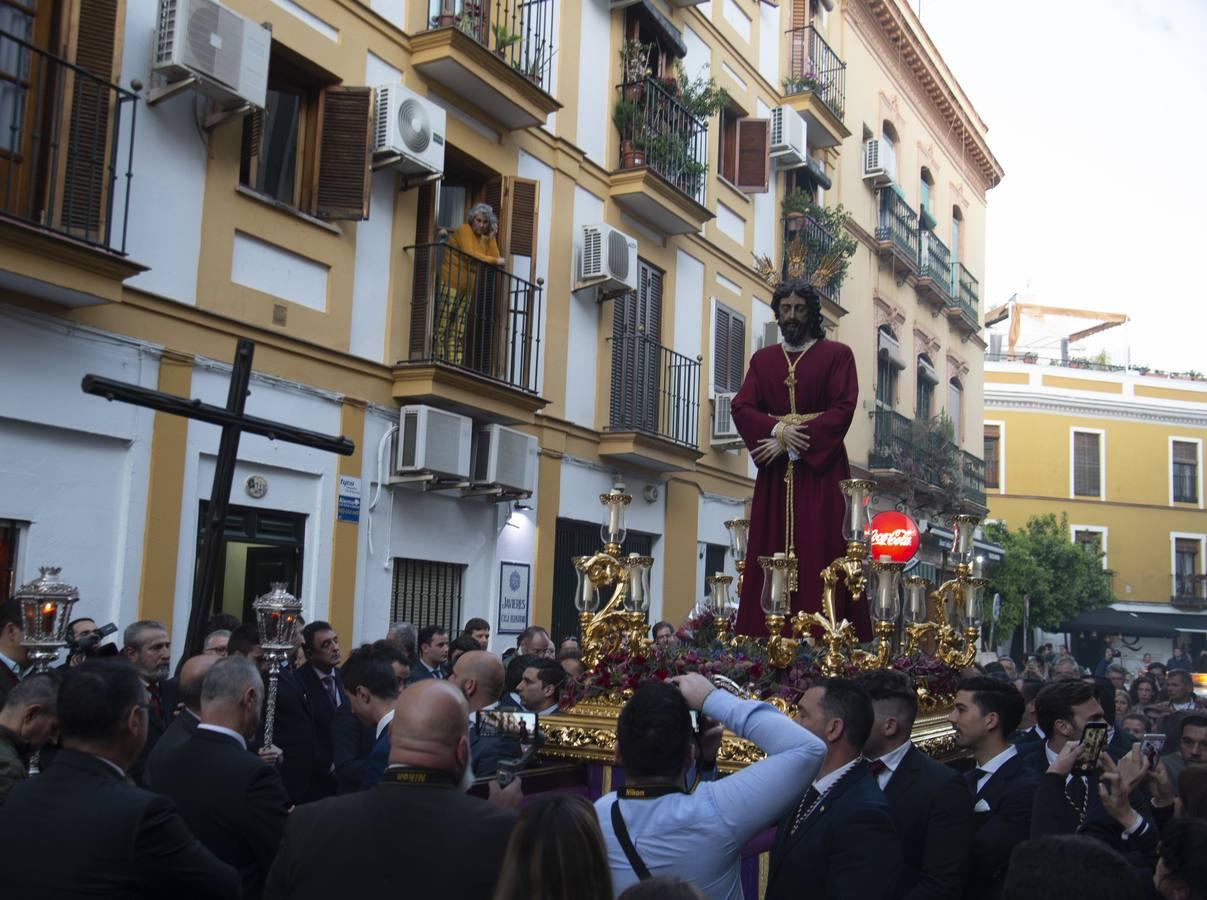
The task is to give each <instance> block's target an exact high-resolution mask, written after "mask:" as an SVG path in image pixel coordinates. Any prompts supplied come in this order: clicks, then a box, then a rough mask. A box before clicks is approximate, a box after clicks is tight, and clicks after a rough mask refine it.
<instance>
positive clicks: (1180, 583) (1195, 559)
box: [1173, 537, 1202, 597]
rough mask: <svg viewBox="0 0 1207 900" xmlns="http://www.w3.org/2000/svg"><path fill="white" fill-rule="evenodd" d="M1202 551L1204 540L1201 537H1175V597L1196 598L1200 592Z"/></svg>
mask: <svg viewBox="0 0 1207 900" xmlns="http://www.w3.org/2000/svg"><path fill="white" fill-rule="evenodd" d="M1201 549H1202V539H1201V538H1199V537H1175V538H1174V545H1173V567H1174V568H1173V576H1174V595H1175V596H1177V597H1194V596H1197V595H1198V594H1199V592H1200V590H1201V589H1200V588H1199V581H1200V579H1198V578H1196V576H1198V575H1199V574H1201V571H1202V570H1201V568H1200V567H1201V565H1202V564H1201V561H1200V559H1199V553H1200V551H1201Z"/></svg>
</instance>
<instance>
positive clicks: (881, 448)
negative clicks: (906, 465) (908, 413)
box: [868, 409, 914, 469]
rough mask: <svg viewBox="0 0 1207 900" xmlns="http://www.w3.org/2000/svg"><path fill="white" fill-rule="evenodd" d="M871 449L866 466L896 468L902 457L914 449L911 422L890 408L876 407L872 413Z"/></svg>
mask: <svg viewBox="0 0 1207 900" xmlns="http://www.w3.org/2000/svg"><path fill="white" fill-rule="evenodd" d="M873 416H874V421H873V428H872V433H873V437H872V449H871V451H870V452H869V453H868V466H869V467H870V468H873V469H897V468H900V465H899V464H900V462H901V460H902V459H903V458H904V457H909V456H912V454H913V451H914V426H913V422H911V421H910V420H909V419H907V418H906V417H905V416H903V415H901V413H899V412H895V411H893V410H891V409H878V410H876V412H875V413H874V414H873Z"/></svg>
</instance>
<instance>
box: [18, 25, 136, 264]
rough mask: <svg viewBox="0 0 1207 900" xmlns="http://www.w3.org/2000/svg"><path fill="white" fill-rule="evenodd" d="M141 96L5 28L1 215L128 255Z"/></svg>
mask: <svg viewBox="0 0 1207 900" xmlns="http://www.w3.org/2000/svg"><path fill="white" fill-rule="evenodd" d="M135 86H136V87H137V85H135ZM137 102H138V95H137V94H135V93H133V92H131V91H127V90H125V89H124V88H121V87H118V86H117V85H115V84H110V83H109V82H108V81H106V80H105V79H103V78H98V77H97V76H95V75H93V74H92V73H91V72H88V71H87V70H86V69H83V68H81V67H79V66H77V65H73V64H72V63H69V62H67V60H65V59H61V58H60V57H58V56H55V55H54V54H53V53H47V52H46V51H45V50H43V49H41V48H39V47H35V46H34V45H33V44H30V43H28V42H27V41H24V40H22V39H21V38H18V37H16V36H15V35H12V34H9V33H8V32H4V31H0V215H5V216H11V217H13V218H16V219H20V220H22V221H24V222H27V223H29V224H31V225H36V226H37V227H39V228H44V229H46V230H48V231H53V232H56V233H58V234H63V235H67V236H70V237H72V238H75V239H77V240H80V241H83V242H85V243H87V244H92V245H93V246H96V247H100V248H102V249H105V250H110V251H113V252H115V253H120V254H122V255H124V254H125V252H126V223H127V219H128V217H129V211H130V182H131V180H132V179H133V177H134V168H133V166H134V119H135V110H136V109H137Z"/></svg>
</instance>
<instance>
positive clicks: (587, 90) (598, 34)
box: [558, 0, 612, 169]
mask: <svg viewBox="0 0 1207 900" xmlns="http://www.w3.org/2000/svg"><path fill="white" fill-rule="evenodd" d="M581 27H582V31H581V32H580V34H579V41H578V54H579V58H578V71H579V79H578V125H577V132H578V133H577V137H576V139H575V141H574V142H575V143H576V144H578V146H579V147H581V148H582V150H583V152H584V153H585V154H586V155H587V157H588V158H589V159H592V160H594V161H595V162H596V163H598V164H599V165H601V166H603V167H604V168H605V169H611V168H612V166H610V165H608V160H606V159H605V156H606V153H607V146H608V126H609V123H610V114H611V104H610V103H609V102H608V99H609V97H611V91H612V86H611V84H610V80H611V79H610V78H606V77H597V76H595V75H593V74H592V73H599V72H611V71H612V67H611V62H612V48H611V40H610V36H611V34H612V12H611V9H610V8H609V0H582V22H581ZM558 55H559V56H560V55H561V54H560V53H559V54H558Z"/></svg>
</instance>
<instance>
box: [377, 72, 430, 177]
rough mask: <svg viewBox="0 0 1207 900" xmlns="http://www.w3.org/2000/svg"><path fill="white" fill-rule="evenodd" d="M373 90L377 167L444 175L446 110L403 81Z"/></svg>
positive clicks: (409, 172) (420, 173)
mask: <svg viewBox="0 0 1207 900" xmlns="http://www.w3.org/2000/svg"><path fill="white" fill-rule="evenodd" d="M373 93H374V96H375V98H376V100H375V103H376V106H375V108H374V113H373V159H374V163H373V164H374V167H375V168H382V167H387V166H388V167H390V168H394V169H398V170H399V171H401V172H405V173H407V174H413V175H431V176H436V175H441V174H443V172H444V133H445V121H446V115H445V112H444V110H443V109H441V108H440V107H439V106H437V105H436V104H435V103H433V102H432V101H431V100H428V99H427V98H426V97H423V96H421V95H419V94H416V93H415V92H414V91H412V90H411V89H410V88H407V87H403V86H402V85H401V84H383V85H381V86H380V87H378V88H376V89H375V90H374V92H373Z"/></svg>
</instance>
